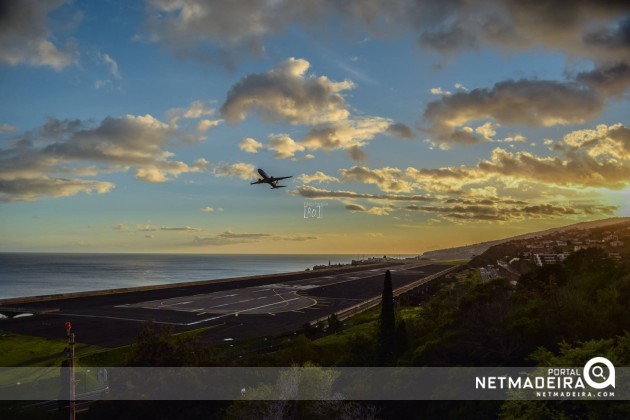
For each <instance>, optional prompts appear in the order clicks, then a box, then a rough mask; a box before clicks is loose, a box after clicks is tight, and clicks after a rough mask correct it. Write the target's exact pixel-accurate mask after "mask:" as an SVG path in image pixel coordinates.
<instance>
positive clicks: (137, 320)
mask: <svg viewBox="0 0 630 420" xmlns="http://www.w3.org/2000/svg"><path fill="white" fill-rule="evenodd" d="M55 315H63V316H78V317H84V318H103V319H115V320H118V321H133V322H147V320H146V319H136V318H123V317H119V316H104V315H88V314H68V313H59V312H57V313H55ZM153 323H155V324H166V325H184V326H187V325H191V324H185V323H183V322H167V321H153Z"/></svg>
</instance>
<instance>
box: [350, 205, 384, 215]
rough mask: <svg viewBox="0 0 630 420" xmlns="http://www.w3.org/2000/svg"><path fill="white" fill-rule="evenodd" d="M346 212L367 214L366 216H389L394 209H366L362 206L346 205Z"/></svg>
mask: <svg viewBox="0 0 630 420" xmlns="http://www.w3.org/2000/svg"><path fill="white" fill-rule="evenodd" d="M346 210H348V211H350V212H352V213H366V214H372V215H375V216H387V215H388V214H389V213H390V212H391V210H392V208H389V207H376V206H375V207H370V208H367V207H364V206H362V205H360V204H347V205H346Z"/></svg>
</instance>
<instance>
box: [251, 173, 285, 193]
mask: <svg viewBox="0 0 630 420" xmlns="http://www.w3.org/2000/svg"><path fill="white" fill-rule="evenodd" d="M258 173H259V174H260V176H262V178H260V179H258V181H256V182H250V184H249V185H254V184H269V185H271V188H272V189H276V188H284V187H286V185H278V181H280V180H283V179H287V178H293V176H281V177H279V178H274V177H273V176H269V175H267V172H265V171H263V170H262V169H258Z"/></svg>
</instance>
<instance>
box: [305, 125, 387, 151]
mask: <svg viewBox="0 0 630 420" xmlns="http://www.w3.org/2000/svg"><path fill="white" fill-rule="evenodd" d="M391 125H392V121H391V120H389V119H387V118H381V117H365V118H356V119H352V120H345V121H338V122H335V123H333V124H329V125H326V126H323V127H317V128H313V129H311V130H310V131H309V132H308V133H307V134H306V136H304V139H303V140H302V142H301V143H302V144H303V145H304V146H305V147H306V148H307V149H308V150H319V149H324V150H337V149H350V148H352V147H360V146H364V145H365V144H366V143H367V142H368V141H370V140H372V139H374V137H375V136H376V135H377V134H381V133H385V132H387V130H388V128H389V127H390V126H391ZM395 131H396V130H395Z"/></svg>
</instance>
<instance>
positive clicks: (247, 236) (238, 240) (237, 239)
mask: <svg viewBox="0 0 630 420" xmlns="http://www.w3.org/2000/svg"><path fill="white" fill-rule="evenodd" d="M316 239H318V238H317V237H316V236H302V235H288V236H285V235H273V234H271V233H235V232H232V231H230V230H227V231H225V232H223V233H220V234H218V235H215V236H195V239H194V240H193V244H194V245H201V246H203V245H212V246H227V245H236V244H243V243H255V242H261V241H263V240H273V241H293V242H304V241H311V240H316Z"/></svg>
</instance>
